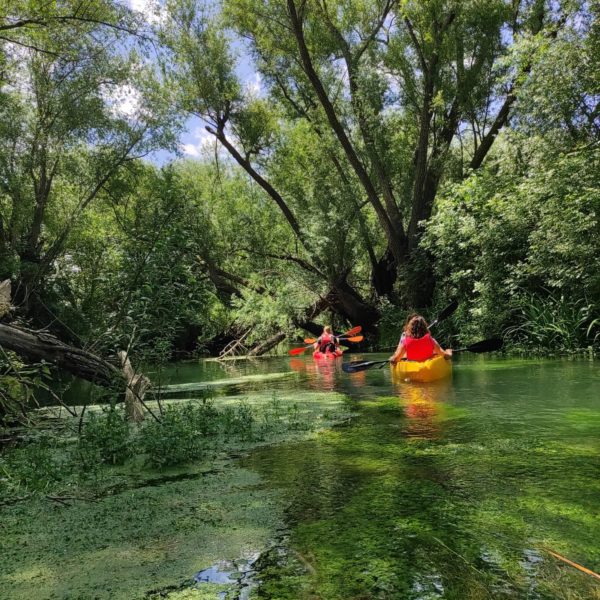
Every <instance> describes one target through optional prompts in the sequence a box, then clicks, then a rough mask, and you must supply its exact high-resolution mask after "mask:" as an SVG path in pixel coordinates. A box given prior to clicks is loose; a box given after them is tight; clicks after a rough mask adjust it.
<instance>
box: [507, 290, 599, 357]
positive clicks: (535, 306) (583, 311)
mask: <svg viewBox="0 0 600 600" xmlns="http://www.w3.org/2000/svg"><path fill="white" fill-rule="evenodd" d="M597 310H598V309H597V307H596V306H595V305H594V304H593V303H591V302H588V301H587V300H586V299H585V298H577V299H569V298H566V297H564V296H562V295H561V296H558V295H557V294H552V293H548V294H546V295H543V296H542V295H540V294H531V293H523V294H522V295H521V296H520V300H519V302H518V308H517V309H516V323H515V324H514V325H512V326H510V327H509V328H508V329H507V330H506V335H507V336H508V337H509V338H510V339H512V340H513V342H514V343H515V345H516V346H517V347H522V348H527V349H542V350H545V351H547V350H548V349H549V348H550V349H553V350H554V351H558V352H575V351H578V350H582V349H585V348H588V347H589V346H594V345H596V344H597V342H598V339H599V338H600V319H598V318H594V317H595V315H596V314H597Z"/></svg>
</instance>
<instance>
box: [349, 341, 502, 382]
mask: <svg viewBox="0 0 600 600" xmlns="http://www.w3.org/2000/svg"><path fill="white" fill-rule="evenodd" d="M502 344H503V342H502V340H501V339H500V338H492V339H489V340H482V341H481V342H476V343H475V344H471V345H470V346H467V347H466V348H457V349H456V350H452V354H456V353H457V352H473V353H475V354H480V353H482V352H494V351H495V350H500V348H502ZM388 362H390V361H389V359H387V360H370V361H367V362H355V363H344V364H343V365H342V369H344V371H346V373H358V372H360V371H366V370H367V369H370V368H371V367H374V366H375V365H383V364H385V363H388Z"/></svg>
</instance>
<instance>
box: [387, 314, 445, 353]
mask: <svg viewBox="0 0 600 600" xmlns="http://www.w3.org/2000/svg"><path fill="white" fill-rule="evenodd" d="M433 356H443V357H444V358H446V359H450V358H451V357H452V350H444V349H443V348H442V347H441V346H440V345H439V344H438V343H437V342H436V341H435V340H434V339H433V338H432V337H431V334H430V333H429V326H428V325H427V321H426V320H425V319H424V318H423V317H422V316H421V315H418V314H413V315H411V316H410V318H409V319H408V320H407V322H406V324H405V326H404V331H403V332H402V337H401V338H400V342H399V343H398V347H397V348H396V351H395V352H394V354H393V355H392V356H391V357H390V362H391V363H392V364H396V363H397V362H398V361H399V360H402V359H403V358H406V359H407V360H413V361H418V362H423V361H426V360H429V359H430V358H432V357H433Z"/></svg>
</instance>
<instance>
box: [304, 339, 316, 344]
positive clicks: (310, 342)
mask: <svg viewBox="0 0 600 600" xmlns="http://www.w3.org/2000/svg"><path fill="white" fill-rule="evenodd" d="M316 341H317V338H304V343H305V344H314V343H315V342H316Z"/></svg>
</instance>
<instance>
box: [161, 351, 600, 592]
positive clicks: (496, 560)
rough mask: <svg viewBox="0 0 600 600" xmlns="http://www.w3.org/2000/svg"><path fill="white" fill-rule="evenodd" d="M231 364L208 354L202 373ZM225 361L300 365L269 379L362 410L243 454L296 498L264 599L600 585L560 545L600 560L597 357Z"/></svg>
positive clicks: (265, 568)
mask: <svg viewBox="0 0 600 600" xmlns="http://www.w3.org/2000/svg"><path fill="white" fill-rule="evenodd" d="M374 358H377V357H374ZM338 363H339V361H338ZM197 368H198V367H197V365H186V366H180V367H179V368H178V369H177V370H176V372H175V371H174V372H171V373H169V374H167V375H170V378H171V379H175V378H176V379H177V380H178V381H180V382H183V381H191V380H194V379H198V371H197ZM222 368H223V367H217V366H213V365H211V364H210V363H205V366H204V369H205V371H204V373H203V378H204V379H209V378H217V379H220V378H222V377H223V371H222ZM225 368H226V369H229V371H230V376H231V377H239V376H243V375H248V374H256V373H268V372H282V371H286V370H289V369H290V368H291V369H292V370H294V371H295V372H297V373H298V375H297V376H296V377H294V378H292V379H287V378H283V379H278V380H274V381H272V382H270V383H269V382H265V383H263V384H261V385H266V386H268V387H273V388H285V389H286V390H289V389H290V387H296V388H298V389H306V388H309V389H315V390H337V391H341V392H343V393H344V394H346V395H347V396H348V397H349V398H350V399H351V402H352V405H353V406H352V408H353V410H354V411H355V412H356V417H355V418H354V419H353V420H351V421H350V422H349V423H347V424H346V425H344V426H341V427H337V428H335V429H333V430H330V431H326V432H324V433H322V434H320V435H319V436H317V437H316V438H315V439H310V440H308V441H303V442H298V443H287V444H282V445H279V446H275V447H266V448H262V449H258V450H255V451H254V452H252V453H250V454H249V455H248V456H247V457H245V458H244V459H242V464H243V466H244V467H246V468H248V469H249V470H251V471H254V472H256V473H258V474H259V475H260V477H261V481H262V483H261V485H262V486H265V487H266V488H268V489H269V490H277V491H278V493H279V494H280V497H281V502H282V503H283V505H284V506H285V513H284V515H285V517H284V526H283V528H282V530H281V531H280V538H281V539H280V546H277V547H276V548H275V549H274V550H273V551H271V552H270V553H269V554H268V555H267V556H266V557H263V558H262V559H261V560H260V561H259V564H258V566H257V570H258V573H257V575H256V580H257V581H260V585H259V587H258V594H259V595H260V596H261V597H264V598H272V599H275V598H311V599H317V598H319V599H323V600H325V599H338V598H339V599H350V598H352V599H363V598H364V599H367V598H420V599H426V598H449V599H450V598H452V599H457V600H460V599H469V598H473V599H475V598H600V586H599V585H598V583H599V582H598V581H597V580H595V579H594V578H593V577H591V576H590V575H586V574H584V573H581V572H579V571H577V570H576V569H574V568H572V567H569V566H566V565H565V564H564V563H562V562H561V561H560V560H558V559H557V558H555V557H553V556H552V555H550V554H549V552H548V550H552V551H554V552H557V553H559V554H561V555H563V556H565V557H568V558H569V559H570V560H572V561H575V562H577V563H578V564H581V565H585V566H586V567H587V568H589V569H592V570H594V571H596V572H600V519H599V509H600V477H599V476H600V462H599V456H600V445H599V442H600V372H599V370H598V365H597V363H595V362H589V361H583V360H581V361H567V360H562V361H560V360H546V361H543V360H532V361H526V360H507V359H490V358H487V357H486V358H483V357H482V358H479V357H477V358H474V359H471V360H465V359H461V360H458V361H456V363H455V368H454V376H453V378H452V380H451V381H445V382H438V383H435V384H434V383H432V384H420V385H418V384H410V383H405V382H395V381H392V378H391V374H390V371H389V369H387V368H385V369H383V370H370V371H368V372H362V373H357V374H353V375H347V374H345V373H343V372H342V371H341V368H340V364H325V365H321V364H318V365H317V364H315V363H314V362H313V361H312V360H311V359H310V358H307V359H293V360H291V361H290V360H288V359H265V360H263V361H260V362H257V363H254V364H252V363H237V364H236V365H235V366H234V365H228V366H226V367H225ZM250 385H252V384H250ZM244 390H245V388H244V386H243V385H241V386H240V388H239V390H238V391H239V393H242V394H243V393H244Z"/></svg>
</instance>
